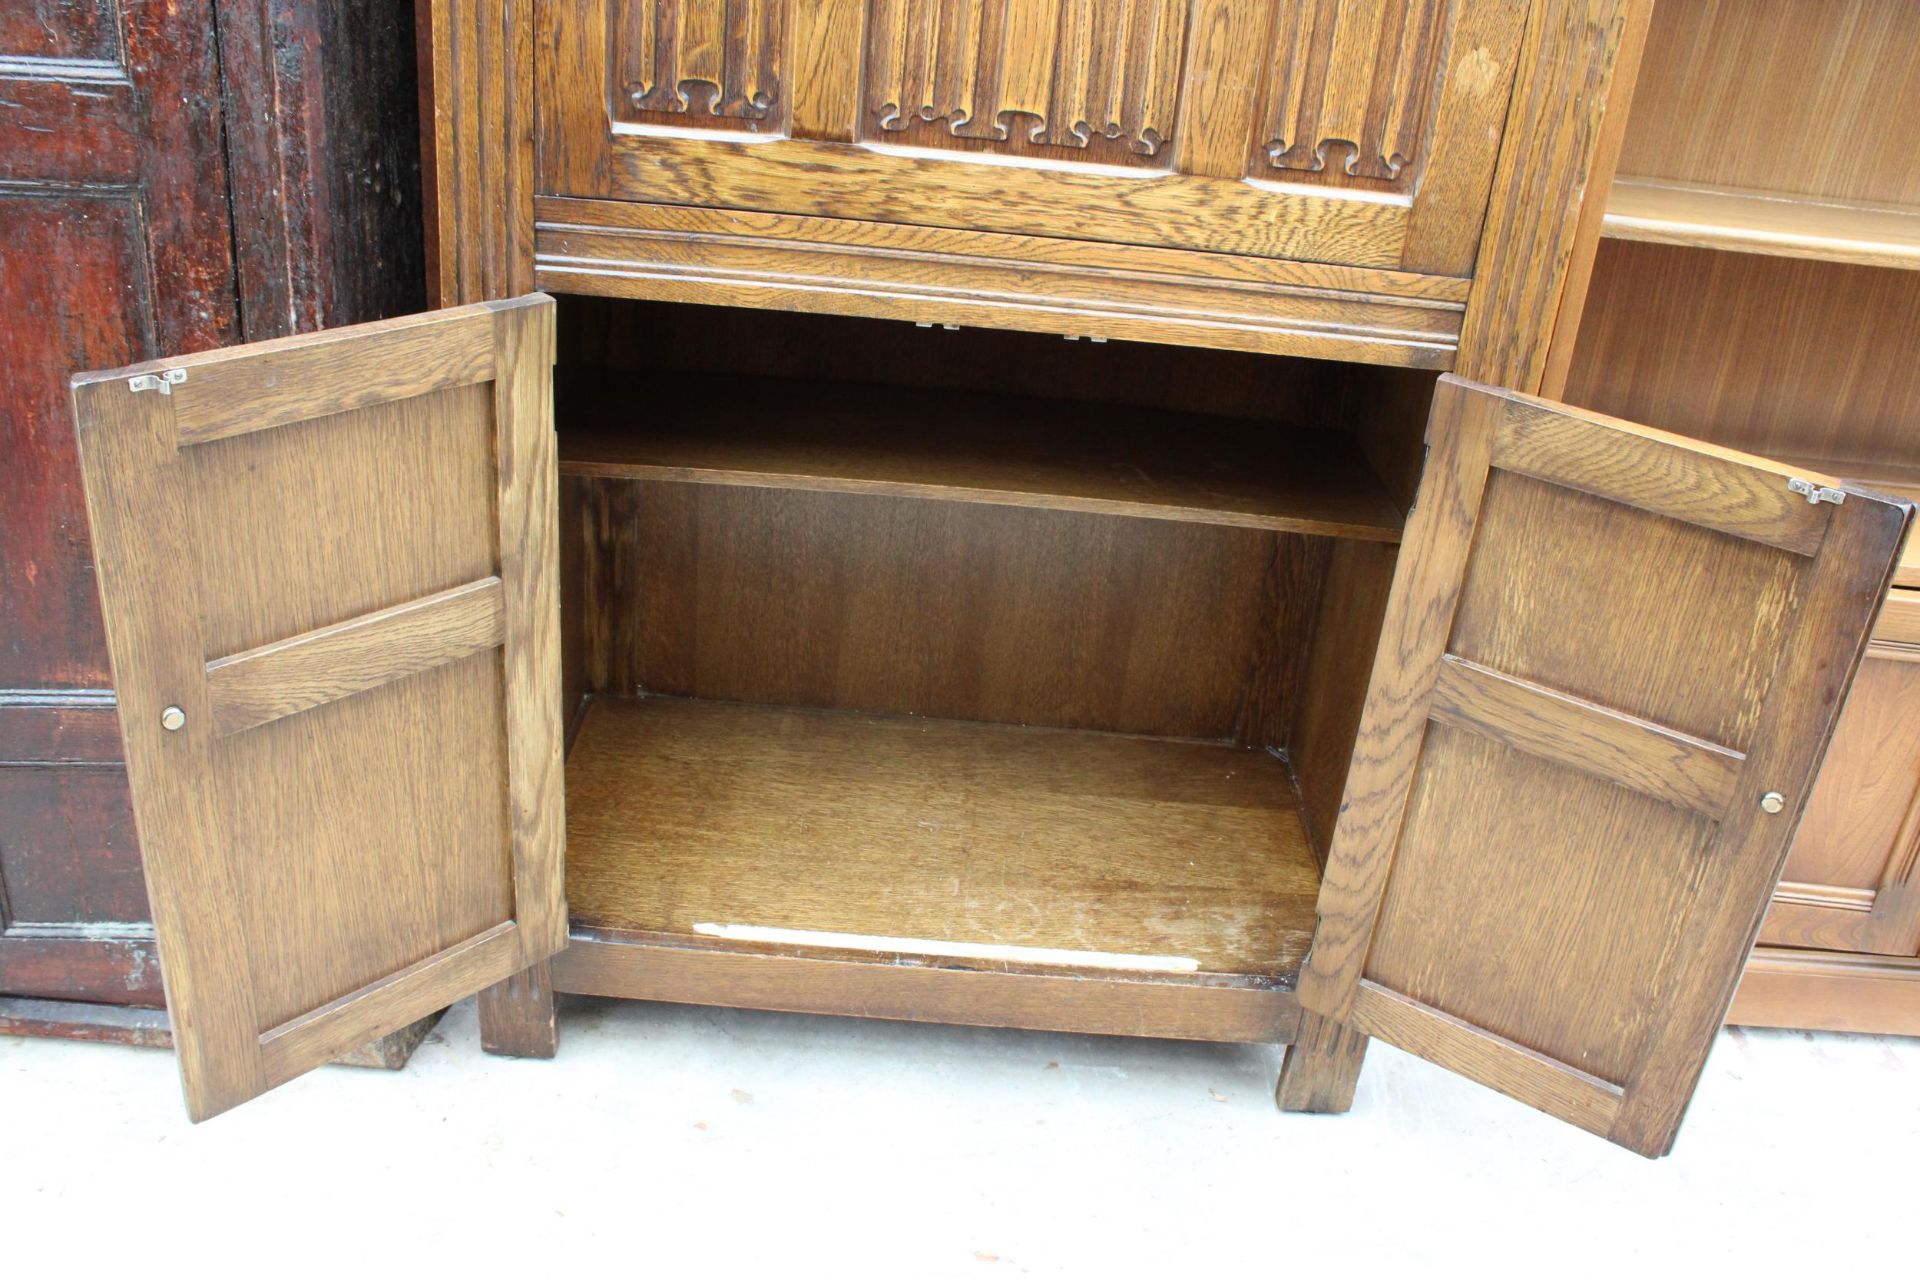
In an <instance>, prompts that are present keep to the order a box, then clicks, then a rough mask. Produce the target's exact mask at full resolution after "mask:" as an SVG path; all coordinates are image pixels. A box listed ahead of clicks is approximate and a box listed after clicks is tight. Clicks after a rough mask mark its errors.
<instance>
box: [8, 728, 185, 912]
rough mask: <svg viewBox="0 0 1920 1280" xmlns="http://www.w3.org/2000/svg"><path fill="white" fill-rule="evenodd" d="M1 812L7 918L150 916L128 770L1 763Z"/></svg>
mask: <svg viewBox="0 0 1920 1280" xmlns="http://www.w3.org/2000/svg"><path fill="white" fill-rule="evenodd" d="M0 815H4V816H0V886H4V892H5V898H4V902H5V904H6V910H5V913H4V914H5V920H4V921H0V924H6V925H19V924H60V925H91V924H118V923H140V922H144V921H145V920H147V919H148V917H149V914H150V912H149V910H148V907H147V887H146V884H145V882H144V881H143V880H142V879H141V876H140V842H139V840H138V838H137V837H136V836H135V834H134V828H133V800H132V797H131V796H129V795H128V793H127V774H126V770H124V769H118V768H74V767H71V766H65V767H63V766H59V765H51V766H47V767H44V768H42V767H38V766H32V765H16V766H10V767H4V768H0Z"/></svg>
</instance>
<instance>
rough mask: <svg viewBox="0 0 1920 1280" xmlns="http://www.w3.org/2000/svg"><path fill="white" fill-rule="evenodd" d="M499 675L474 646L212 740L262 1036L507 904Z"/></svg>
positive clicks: (489, 655) (494, 657)
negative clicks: (294, 906)
mask: <svg viewBox="0 0 1920 1280" xmlns="http://www.w3.org/2000/svg"><path fill="white" fill-rule="evenodd" d="M501 679H502V676H501V667H500V654H499V652H498V651H497V650H495V651H489V652H486V653H481V654H475V655H474V656H473V657H470V658H466V659H463V660H462V661H460V662H456V663H452V664H450V665H448V666H444V667H439V668H437V669H435V670H432V671H428V672H424V673H422V674H420V675H417V676H412V677H410V678H408V679H405V680H400V681H396V682H394V683H393V684H389V685H384V686H382V687H380V688H378V689H372V690H369V691H367V692H365V693H360V694H355V695H354V696H352V697H348V698H343V699H341V700H339V701H338V702H332V703H328V704H326V705H325V706H321V707H315V708H313V709H312V710H309V711H304V712H301V713H300V714H298V715H293V716H288V717H287V718H285V719H283V720H276V721H274V722H273V723H271V724H266V725H262V726H260V727H258V728H256V729H251V730H248V731H247V732H245V733H239V734H235V735H233V736H231V737H227V738H220V739H216V740H215V741H214V744H213V748H212V750H213V768H212V777H213V780H214V785H215V797H214V803H215V806H216V807H217V810H218V812H219V815H220V818H221V821H222V830H223V834H224V836H225V838H226V842H227V847H228V849H229V851H230V857H231V859H232V866H233V867H234V868H235V869H236V872H237V874H238V875H239V877H240V884H239V885H238V889H239V894H238V898H239V903H240V905H241V907H242V909H243V911H244V913H245V915H246V921H245V928H246V934H247V942H248V952H249V955H250V957H251V959H252V963H251V965H250V968H251V971H252V974H253V980H254V1000H255V1007H256V1009H257V1011H258V1014H259V1019H260V1025H259V1027H258V1030H260V1031H267V1030H269V1029H271V1028H273V1027H275V1026H277V1025H279V1024H280V1023H282V1022H285V1021H287V1020H288V1019H290V1018H293V1017H296V1016H298V1015H300V1014H303V1013H307V1012H309V1011H311V1010H313V1009H316V1008H318V1007H319V1006H321V1005H323V1004H325V1003H327V1002H328V1001H329V1000H333V999H336V998H338V997H340V996H343V995H346V994H347V993H348V992H351V991H353V990H355V989H357V988H358V987H361V986H363V985H365V984H366V983H369V982H372V981H374V980H376V979H378V978H382V977H385V976H386V975H388V974H391V973H394V972H395V971H397V970H399V969H402V968H404V967H405V966H407V965H409V964H413V963H415V962H416V961H420V960H424V959H426V958H427V957H428V956H431V955H433V954H434V953H435V952H436V951H439V950H441V949H443V948H445V947H449V946H452V945H453V944H454V943H456V942H460V941H462V940H464V939H467V938H471V937H473V936H474V935H476V934H478V933H480V932H482V931H483V930H485V929H487V928H489V927H490V926H492V925H495V924H498V923H500V922H501V921H503V920H506V919H508V918H509V917H510V916H511V915H512V914H513V910H514V902H513V877H512V869H511V865H510V861H509V857H508V852H507V850H508V848H509V833H508V825H507V802H508V795H507V772H506V751H505V737H504V732H505V731H504V727H503V722H502V714H503V713H502V709H501V707H502V697H501V690H502V685H501ZM289 903H298V904H299V907H298V910H289V909H288V904H289Z"/></svg>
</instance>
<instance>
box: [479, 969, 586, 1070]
mask: <svg viewBox="0 0 1920 1280" xmlns="http://www.w3.org/2000/svg"><path fill="white" fill-rule="evenodd" d="M561 954H562V955H563V956H564V955H565V953H564V952H562V953H561ZM480 1047H481V1048H482V1049H483V1050H485V1051H486V1052H488V1053H492V1054H499V1055H501V1056H503V1057H509V1058H551V1057H553V1056H554V1055H555V1054H557V1053H558V1052H560V1023H559V1018H558V1010H557V1008H556V1006H555V1001H554V986H553V971H552V964H551V962H550V961H546V960H542V961H541V962H540V963H538V964H533V965H528V966H527V967H526V968H525V969H522V970H521V971H520V972H518V973H516V974H514V975H512V976H511V977H508V978H503V979H502V980H500V981H499V982H496V983H494V984H493V985H492V986H490V987H488V988H487V989H486V990H484V991H482V992H481V993H480Z"/></svg>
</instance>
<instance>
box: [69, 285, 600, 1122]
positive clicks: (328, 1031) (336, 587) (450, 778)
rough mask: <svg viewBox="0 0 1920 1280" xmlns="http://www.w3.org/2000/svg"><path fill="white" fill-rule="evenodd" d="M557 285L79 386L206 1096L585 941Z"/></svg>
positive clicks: (126, 708) (173, 979)
mask: <svg viewBox="0 0 1920 1280" xmlns="http://www.w3.org/2000/svg"><path fill="white" fill-rule="evenodd" d="M552 363H553V307H552V303H551V300H549V299H546V298H542V297H537V296H536V297H532V298H526V299H521V300H518V301H515V302H508V303H488V304H483V305H479V306H474V307H466V308H461V309H458V310H453V311H445V312H439V313H433V314H429V315H426V316H415V317H408V318H406V319H403V320H392V321H381V322H378V323H375V324H371V325H364V326H360V327H357V328H349V329H341V330H335V331H332V332H330V333H322V334H316V335H312V336H308V337H299V338H286V339H280V340H276V341H273V342H267V343H260V344H256V345H254V346H249V347H239V348H233V349H230V350H227V351H221V352H213V353H208V354H205V355H200V356H189V357H186V358H184V359H180V360H175V361H169V362H166V363H165V364H153V365H147V366H136V367H134V368H132V369H123V370H120V371H117V372H114V373H101V374H87V375H83V376H81V377H79V378H77V379H75V383H74V416H75V421H76V423H77V425H78V431H79V439H80V452H81V461H82V466H83V469H84V474H85V481H86V494H87V509H88V513H89V514H90V516H91V517H92V520H93V529H94V538H95V543H94V545H95V554H96V559H97V562H98V567H99V576H100V586H101V599H102V604H103V612H104V614H105V619H106V629H107V642H108V652H109V654H110V655H111V657H112V662H113V672H114V677H115V682H116V684H117V686H118V688H119V693H120V703H121V727H122V732H123V736H124V739H125V748H126V759H127V769H128V774H129V777H130V778H131V781H132V789H133V798H134V814H135V819H136V821H137V823H138V826H139V832H140V842H141V846H142V849H143V850H144V853H145V862H146V879H147V888H148V893H149V896H150V897H151V899H152V903H153V911H154V921H155V926H156V931H157V934H158V937H159V943H160V949H161V956H162V962H163V965H164V971H165V979H166V991H167V1005H168V1008H169V1010H170V1012H171V1014H172V1017H173V1025H174V1037H175V1044H176V1047H177V1048H178V1050H179V1055H180V1064H181V1074H182V1076H183V1078H184V1081H185V1086H186V1095H187V1105H188V1109H189V1111H190V1112H191V1113H192V1115H193V1117H194V1118H195V1119H196V1120H198V1119H204V1118H206V1117H207V1116H210V1115H214V1114H216V1113H218V1112H220V1111H223V1110H225V1109H227V1108H228V1107H231V1106H234V1105H235V1104H237V1103H239V1102H243V1101H245V1100H246V1099H248V1098H250V1097H253V1096H254V1095H256V1094H259V1093H261V1092H263V1091H264V1090H266V1089H269V1088H272V1087H273V1086H274V1085H277V1084H280V1083H282V1082H284V1081H286V1080H288V1079H290V1078H292V1077H293V1076H295V1075H298V1074H300V1073H301V1072H303V1071H305V1070H307V1069H308V1068H310V1067H312V1066H315V1065H317V1064H319V1063H322V1062H325V1061H327V1060H328V1059H329V1058H331V1057H333V1056H334V1055H335V1054H338V1053H340V1052H342V1051H344V1050H347V1049H351V1048H353V1047H355V1046H358V1045H360V1044H363V1043H365V1042H367V1041H368V1040H371V1039H374V1038H376V1037H378V1036H381V1035H385V1034H387V1033H389V1032H391V1031H394V1030H396V1029H398V1028H400V1027H403V1026H405V1025H406V1024H407V1023H409V1022H411V1021H413V1020H414V1019H416V1018H418V1017H421V1016H422V1015H424V1014H426V1013H428V1012H431V1011H432V1010H434V1009H438V1008H440V1007H442V1006H443V1005H446V1004H448V1003H449V1002H451V1001H453V1000H455V999H458V998H460V997H462V996H464V995H468V994H471V993H472V992H474V991H477V990H478V989H480V988H481V987H484V986H486V985H488V984H490V983H493V982H497V981H499V980H501V979H503V978H505V977H507V976H508V975H509V974H512V973H515V972H517V971H519V970H521V969H524V968H526V967H527V966H528V965H530V964H533V963H535V962H537V961H540V960H543V959H545V958H546V957H548V956H550V955H552V954H553V953H554V952H555V951H557V950H558V949H560V948H561V947H562V946H564V945H565V941H566V910H565V907H564V904H563V900H562V880H561V877H562V867H561V853H562V848H561V846H562V840H563V838H564V837H563V832H564V829H565V827H564V821H563V813H562V806H563V792H562V785H561V774H560V765H561V727H560V679H559V665H558V663H559V656H558V647H557V646H558V630H559V608H558V596H557V585H556V579H557V576H558V566H557V561H556V555H557V551H556V548H557V528H556V526H557V522H558V512H557V506H556V484H557V477H556V470H555V459H554V439H553V429H552V405H551V382H552Z"/></svg>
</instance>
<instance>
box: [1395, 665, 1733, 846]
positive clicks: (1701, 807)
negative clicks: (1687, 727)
mask: <svg viewBox="0 0 1920 1280" xmlns="http://www.w3.org/2000/svg"><path fill="white" fill-rule="evenodd" d="M1432 715H1433V718H1434V719H1435V720H1438V721H1439V722H1441V723H1442V724H1450V725H1453V726H1455V727H1457V728H1462V729H1471V730H1473V731H1474V732H1476V733H1479V734H1481V735H1483V736H1485V737H1488V738H1492V739H1493V740H1494V741H1496V742H1499V743H1501V744H1503V745H1505V746H1508V747H1514V748H1517V749H1518V750H1521V751H1525V752H1528V753H1530V754H1532V755H1537V756H1543V757H1545V758H1547V759H1549V760H1553V761H1556V762H1558V763H1560V764H1564V765H1569V766H1571V767H1572V768H1575V769H1579V770H1582V771H1583V772H1586V773H1591V774H1593V775H1594V776H1595V777H1597V778H1605V779H1606V780H1607V781H1609V782H1613V783H1617V784H1618V785H1620V786H1623V787H1629V788H1632V789H1633V790H1635V791H1641V792H1644V793H1646V794H1647V795H1650V796H1654V797H1655V798H1657V799H1660V800H1664V801H1666V802H1667V803H1669V804H1677V805H1680V806H1682V807H1683V808H1687V809H1692V810H1694V811H1695V812H1697V813H1703V814H1705V815H1706V816H1707V817H1709V818H1715V819H1717V818H1721V817H1723V816H1725V814H1726V812H1727V808H1728V806H1729V805H1730V804H1732V802H1733V787H1734V783H1735V781H1736V779H1737V778H1738V776H1739V771H1740V764H1741V761H1742V760H1743V759H1744V757H1742V756H1741V754H1740V753H1739V752H1738V751H1735V750H1733V749H1731V748H1729V747H1723V746H1721V745H1719V744H1718V743H1714V742H1707V741H1705V740H1703V739H1700V738H1695V737H1693V736H1691V735H1689V734H1684V733H1676V732H1674V731H1673V730H1671V729H1668V728H1666V727H1665V726H1663V725H1658V724H1655V723H1653V722H1652V721H1650V720H1642V719H1641V718H1639V717H1638V716H1630V715H1624V714H1622V713H1620V712H1618V711H1615V710H1614V709H1612V708H1611V707H1604V706H1600V705H1599V704H1597V703H1593V702H1589V701H1587V700H1586V699H1584V698H1575V697H1569V696H1567V695H1566V694H1564V693H1561V692H1559V691H1557V690H1554V689H1549V688H1547V687H1546V686H1544V685H1538V684H1535V683H1533V682H1532V681H1530V680H1517V679H1515V678H1514V677H1512V676H1508V675H1504V674H1502V673H1501V672H1498V671H1494V670H1491V669H1490V668H1487V667H1483V666H1481V665H1480V664H1479V663H1476V662H1469V661H1467V660H1466V659H1464V658H1459V657H1455V656H1453V655H1448V656H1447V657H1446V659H1445V660H1444V661H1443V662H1442V663H1441V666H1440V673H1439V678H1438V679H1437V680H1436V681H1435V682H1434V690H1433V709H1432Z"/></svg>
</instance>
